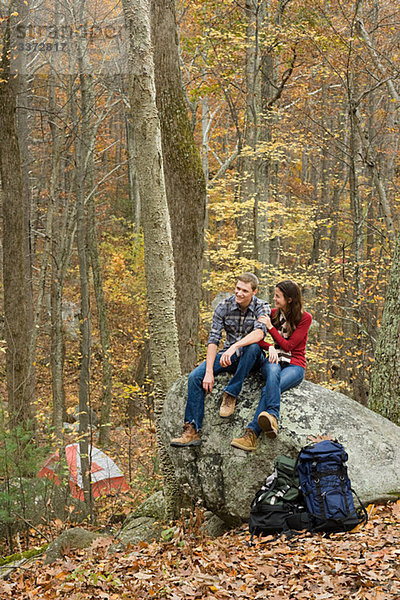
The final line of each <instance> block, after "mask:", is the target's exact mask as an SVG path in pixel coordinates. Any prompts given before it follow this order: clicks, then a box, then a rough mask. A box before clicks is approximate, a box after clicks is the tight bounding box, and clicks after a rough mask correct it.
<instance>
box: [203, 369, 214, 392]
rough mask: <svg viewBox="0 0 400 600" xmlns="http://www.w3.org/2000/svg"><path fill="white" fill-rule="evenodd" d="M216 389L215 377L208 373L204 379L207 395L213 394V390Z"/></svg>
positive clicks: (204, 388)
mask: <svg viewBox="0 0 400 600" xmlns="http://www.w3.org/2000/svg"><path fill="white" fill-rule="evenodd" d="M213 387H214V375H213V374H212V373H207V372H206V374H205V375H204V378H203V390H205V391H206V392H207V393H209V394H211V392H212V389H213Z"/></svg>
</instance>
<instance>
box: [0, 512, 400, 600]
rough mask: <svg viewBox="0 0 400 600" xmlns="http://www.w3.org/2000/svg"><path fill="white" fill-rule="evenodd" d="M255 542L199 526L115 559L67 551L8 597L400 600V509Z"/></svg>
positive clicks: (12, 579) (96, 546)
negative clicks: (328, 530) (320, 531)
mask: <svg viewBox="0 0 400 600" xmlns="http://www.w3.org/2000/svg"><path fill="white" fill-rule="evenodd" d="M247 541H248V534H247V531H246V528H245V527H243V528H241V529H237V530H234V531H231V532H229V533H227V534H225V535H223V536H222V537H220V538H217V539H211V538H209V537H207V536H205V535H202V534H201V528H199V527H197V526H196V525H195V526H194V527H192V528H189V529H186V530H185V529H184V528H178V530H177V531H176V534H175V536H174V538H173V539H172V540H169V541H163V542H153V543H150V544H145V543H140V544H138V545H137V546H132V547H130V548H128V549H125V550H124V551H121V552H118V553H114V554H110V553H108V552H107V550H108V547H109V545H110V544H111V543H112V539H111V538H110V539H99V540H97V541H96V542H94V543H93V545H92V546H91V548H90V549H88V550H79V551H68V549H66V552H65V555H64V556H63V558H62V559H60V560H59V561H57V562H56V563H53V564H51V565H43V559H42V558H39V559H35V560H34V561H31V562H30V563H29V564H26V565H24V566H22V567H20V568H18V569H15V570H14V571H13V572H12V573H11V575H10V576H9V577H8V578H7V579H6V580H2V581H1V580H0V598H1V599H2V600H3V599H4V600H6V599H8V598H14V599H18V600H31V599H33V598H35V599H36V598H37V599H49V600H50V599H53V598H68V599H69V600H92V599H104V600H121V599H129V600H132V599H150V598H151V599H157V600H158V599H160V600H161V599H164V598H165V599H169V600H184V599H190V598H207V599H209V600H211V599H215V600H217V599H218V600H219V599H226V598H232V599H236V598H238V599H241V598H243V599H247V598H248V599H252V600H254V599H258V598H268V599H271V600H275V599H291V598H296V599H299V600H301V599H306V598H307V599H308V600H327V599H332V600H343V599H347V598H348V599H350V598H351V599H353V598H354V599H357V600H399V598H400V561H399V558H400V503H397V504H393V505H391V506H378V507H377V510H376V512H375V514H374V515H373V516H372V518H371V519H370V521H369V523H368V524H367V525H366V526H365V527H364V528H363V529H361V530H360V531H357V532H355V533H351V534H349V533H347V534H334V535H332V536H331V537H323V536H322V535H310V534H305V535H300V536H297V537H294V538H292V539H290V540H287V539H286V538H279V539H277V540H273V539H264V540H263V542H262V543H261V542H258V543H256V545H255V546H252V547H249V546H248V545H247Z"/></svg>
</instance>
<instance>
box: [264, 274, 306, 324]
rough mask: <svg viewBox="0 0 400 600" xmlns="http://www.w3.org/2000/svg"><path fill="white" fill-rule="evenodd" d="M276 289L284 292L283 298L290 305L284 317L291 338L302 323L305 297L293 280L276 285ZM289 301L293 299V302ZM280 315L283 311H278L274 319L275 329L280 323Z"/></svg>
mask: <svg viewBox="0 0 400 600" xmlns="http://www.w3.org/2000/svg"><path fill="white" fill-rule="evenodd" d="M276 287H277V288H278V289H279V290H280V291H281V292H282V294H283V297H284V298H285V300H286V302H287V303H288V304H287V309H286V312H285V313H284V315H285V318H286V321H287V324H288V326H287V330H288V334H289V336H291V335H292V333H293V331H294V330H295V329H296V327H297V325H298V324H299V323H300V321H301V317H302V316H303V312H304V308H303V296H302V295H301V290H300V288H299V286H298V285H297V283H295V282H294V281H292V280H291V279H286V280H285V281H281V282H280V283H278V284H277V285H276ZM289 299H291V302H289ZM282 312H283V311H282ZM280 313H281V309H279V310H277V311H276V313H275V315H274V317H273V319H272V324H273V325H274V326H275V327H276V326H277V325H278V323H279V320H280Z"/></svg>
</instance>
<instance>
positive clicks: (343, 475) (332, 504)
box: [297, 440, 368, 533]
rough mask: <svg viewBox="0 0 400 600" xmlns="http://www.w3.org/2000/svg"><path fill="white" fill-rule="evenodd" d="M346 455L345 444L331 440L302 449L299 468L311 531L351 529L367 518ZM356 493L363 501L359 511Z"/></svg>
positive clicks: (298, 462)
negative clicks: (349, 471) (354, 498)
mask: <svg viewBox="0 0 400 600" xmlns="http://www.w3.org/2000/svg"><path fill="white" fill-rule="evenodd" d="M347 459H348V456H347V452H346V451H345V449H344V448H343V446H342V445H341V444H339V442H333V441H330V440H324V441H322V442H317V443H314V444H310V445H309V446H305V447H304V448H303V449H302V450H301V451H300V454H299V456H298V459H297V470H298V474H299V480H300V487H301V491H302V492H303V496H304V500H305V503H306V507H307V511H308V513H309V515H310V518H311V530H312V531H324V532H328V533H332V532H339V531H350V530H351V529H354V527H356V525H358V524H359V523H366V522H367V520H368V515H367V512H366V510H365V508H364V506H363V504H362V503H361V501H360V500H359V498H358V496H357V494H356V493H355V492H354V490H352V488H351V483H350V479H349V476H348V474H347V467H346V464H345V463H346V461H347ZM353 493H354V494H355V496H356V497H357V500H358V501H359V503H360V506H361V510H359V511H357V510H356V508H355V506H354V500H353Z"/></svg>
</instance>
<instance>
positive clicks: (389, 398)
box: [368, 235, 400, 425]
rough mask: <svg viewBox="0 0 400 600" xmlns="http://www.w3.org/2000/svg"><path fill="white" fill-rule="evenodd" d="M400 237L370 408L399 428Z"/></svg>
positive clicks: (383, 321)
mask: <svg viewBox="0 0 400 600" xmlns="http://www.w3.org/2000/svg"><path fill="white" fill-rule="evenodd" d="M399 347H400V235H399V237H398V239H397V245H396V250H395V253H394V257H393V263H392V268H391V271H390V278H389V285H388V287H387V292H386V298H385V306H384V309H383V317H382V325H381V328H380V331H379V336H378V342H377V345H376V350H375V361H374V364H373V366H372V373H371V385H370V390H369V399H368V407H369V408H371V409H372V410H374V411H376V412H378V413H380V414H381V415H383V416H384V417H386V418H387V419H390V420H391V421H393V422H394V423H397V425H400V361H399Z"/></svg>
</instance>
